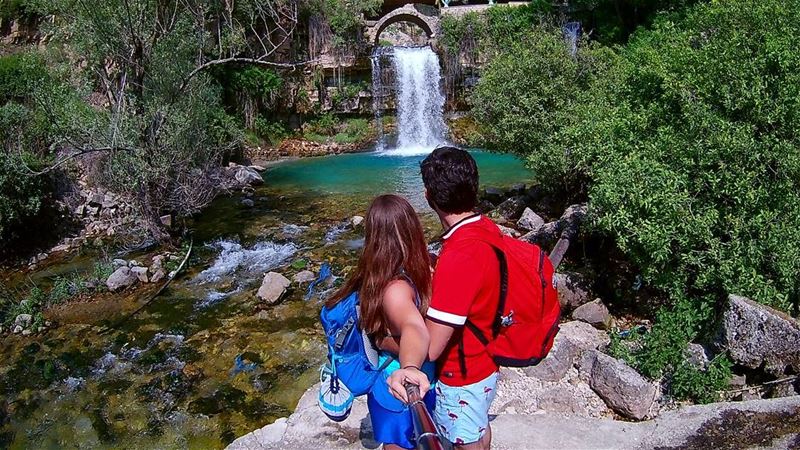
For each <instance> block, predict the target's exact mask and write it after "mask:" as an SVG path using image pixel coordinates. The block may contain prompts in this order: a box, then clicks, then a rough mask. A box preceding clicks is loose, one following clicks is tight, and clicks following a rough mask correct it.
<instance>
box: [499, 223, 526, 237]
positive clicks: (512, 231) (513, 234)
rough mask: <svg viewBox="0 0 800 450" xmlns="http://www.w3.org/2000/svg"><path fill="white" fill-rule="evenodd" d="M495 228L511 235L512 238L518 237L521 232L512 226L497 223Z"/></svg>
mask: <svg viewBox="0 0 800 450" xmlns="http://www.w3.org/2000/svg"><path fill="white" fill-rule="evenodd" d="M497 228H499V229H500V232H501V233H503V234H505V235H506V236H510V237H513V238H518V237H520V236H521V235H522V233H520V232H519V231H517V230H515V229H513V228H510V227H507V226H505V225H500V224H498V225H497Z"/></svg>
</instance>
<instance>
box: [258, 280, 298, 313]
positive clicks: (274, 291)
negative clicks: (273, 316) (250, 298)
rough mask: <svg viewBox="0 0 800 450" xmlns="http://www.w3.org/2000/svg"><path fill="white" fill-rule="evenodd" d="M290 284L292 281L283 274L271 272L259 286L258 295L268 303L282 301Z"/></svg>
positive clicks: (272, 303)
mask: <svg viewBox="0 0 800 450" xmlns="http://www.w3.org/2000/svg"><path fill="white" fill-rule="evenodd" d="M290 284H292V282H291V281H289V279H288V278H286V277H284V276H283V275H281V274H279V273H277V272H269V273H268V274H266V275H264V281H263V282H262V283H261V287H260V288H258V293H256V296H257V297H258V298H259V299H261V300H262V301H264V302H265V303H267V304H268V305H274V304H275V303H278V301H280V299H281V297H283V294H285V293H286V289H287V288H288V287H289V285H290Z"/></svg>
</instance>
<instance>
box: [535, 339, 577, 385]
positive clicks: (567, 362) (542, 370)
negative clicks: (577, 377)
mask: <svg viewBox="0 0 800 450" xmlns="http://www.w3.org/2000/svg"><path fill="white" fill-rule="evenodd" d="M580 352H581V349H580V348H578V347H577V346H576V345H575V344H574V343H572V341H570V340H569V339H568V338H567V337H565V336H564V335H562V334H561V333H559V334H558V335H556V339H555V341H554V342H553V348H551V349H550V353H548V354H547V356H546V357H545V358H544V359H543V360H542V361H541V362H540V363H539V364H537V365H535V366H531V367H526V368H524V369H523V371H524V372H525V374H526V375H528V376H531V377H535V378H538V379H540V380H543V381H558V380H560V379H562V378H564V375H566V374H567V371H568V370H569V369H570V368H571V367H572V365H573V363H574V361H575V357H576V356H578V354H579V353H580Z"/></svg>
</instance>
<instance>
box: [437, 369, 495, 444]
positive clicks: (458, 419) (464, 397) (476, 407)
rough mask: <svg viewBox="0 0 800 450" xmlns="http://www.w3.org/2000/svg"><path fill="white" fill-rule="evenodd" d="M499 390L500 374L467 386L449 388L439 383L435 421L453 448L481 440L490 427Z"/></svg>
mask: <svg viewBox="0 0 800 450" xmlns="http://www.w3.org/2000/svg"><path fill="white" fill-rule="evenodd" d="M496 388H497V372H495V373H493V374H491V375H489V376H488V377H486V378H485V379H483V380H481V381H478V382H477V383H473V384H468V385H466V386H448V385H446V384H444V383H443V382H442V381H441V380H439V382H438V383H437V384H436V408H435V409H434V411H433V416H434V417H433V420H434V421H435V422H436V426H437V427H438V428H439V432H440V433H441V434H442V436H444V437H446V438H447V439H448V440H449V441H450V442H452V443H454V444H471V443H473V442H478V441H479V440H481V438H482V437H483V435H484V434H485V433H486V428H488V427H489V406H490V405H491V404H492V401H493V400H494V394H495V389H496Z"/></svg>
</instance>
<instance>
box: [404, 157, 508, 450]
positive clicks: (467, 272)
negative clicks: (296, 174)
mask: <svg viewBox="0 0 800 450" xmlns="http://www.w3.org/2000/svg"><path fill="white" fill-rule="evenodd" d="M421 169H422V181H423V183H424V184H425V195H426V198H427V199H428V204H429V205H430V206H431V208H433V210H434V211H435V212H436V214H437V215H438V216H439V219H440V221H441V223H442V227H443V228H444V230H445V234H444V235H443V237H442V239H443V246H442V251H441V253H440V255H439V258H438V261H437V263H436V268H435V271H434V275H433V293H432V297H431V303H430V306H429V308H428V311H427V321H426V324H427V327H428V331H429V333H430V348H429V352H428V357H429V358H430V360H431V361H434V360H435V361H436V362H437V364H436V365H437V374H438V377H439V381H438V385H437V387H436V408H435V411H434V420H435V421H436V424H437V427H438V428H439V431H440V433H441V434H442V435H444V436H445V437H446V438H447V439H449V440H450V442H452V443H453V444H454V445H455V447H456V448H458V449H463V450H473V449H476V450H477V449H489V446H490V444H491V439H492V434H491V427H490V426H489V406H490V405H491V403H492V400H493V399H494V394H495V388H496V384H497V371H498V367H497V365H496V364H495V362H494V360H492V358H491V357H490V356H489V354H488V353H487V351H486V349H485V348H484V346H483V345H482V344H481V343H480V341H479V340H478V338H477V337H476V336H475V334H474V333H473V332H472V331H471V330H469V327H470V326H474V327H477V328H478V329H480V330H481V331H483V334H484V335H491V326H492V323H493V320H494V315H495V312H496V310H497V301H498V297H499V290H500V270H499V262H498V260H497V256H496V255H495V253H494V250H493V249H492V247H491V246H490V245H488V244H487V243H485V242H482V241H481V240H480V239H479V238H476V237H479V236H481V235H484V236H485V235H487V234H496V235H500V230H499V229H498V228H497V225H495V224H494V223H493V222H492V221H491V220H489V219H488V218H486V217H483V216H482V215H480V214H477V213H475V212H474V209H475V207H476V205H477V202H478V168H477V165H476V164H475V160H474V159H473V158H472V156H471V155H470V154H469V153H467V152H466V151H464V150H461V149H458V148H454V147H439V148H437V149H436V150H434V151H433V152H432V153H431V154H430V155H429V156H428V157H427V158H425V160H424V161H422V163H421ZM466 325H469V326H466ZM389 382H390V386H391V389H392V391H393V392H394V393H395V395H396V396H398V397H399V398H404V397H405V392H404V389H403V384H404V383H407V382H410V383H414V384H419V385H420V386H421V388H427V379H425V378H424V376H421V373H420V372H419V371H417V370H416V368H414V367H407V368H404V369H402V370H400V371H397V372H395V373H394V374H393V375H392V377H391V378H390V380H389Z"/></svg>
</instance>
